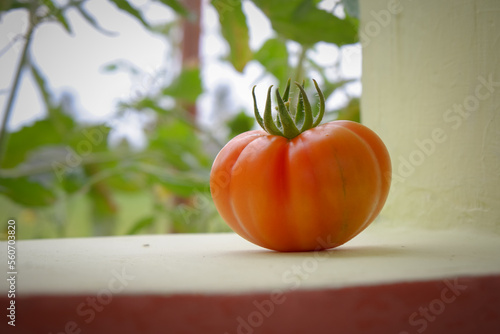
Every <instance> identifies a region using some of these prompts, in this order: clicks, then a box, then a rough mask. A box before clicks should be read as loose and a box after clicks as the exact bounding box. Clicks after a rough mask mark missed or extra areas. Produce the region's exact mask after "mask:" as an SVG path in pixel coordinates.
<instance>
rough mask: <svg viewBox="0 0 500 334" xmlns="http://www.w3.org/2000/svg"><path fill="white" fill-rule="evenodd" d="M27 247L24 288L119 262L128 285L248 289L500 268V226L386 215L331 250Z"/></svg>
mask: <svg viewBox="0 0 500 334" xmlns="http://www.w3.org/2000/svg"><path fill="white" fill-rule="evenodd" d="M17 248H18V252H19V255H18V271H19V274H18V289H19V292H20V293H22V294H24V295H27V294H46V293H50V294H54V293H56V294H65V293H70V294H79V293H94V292H95V291H97V290H99V289H100V288H103V287H106V286H107V284H108V281H109V280H110V278H111V277H112V272H113V271H114V272H116V271H119V272H123V273H125V274H127V275H128V276H129V277H131V276H133V277H134V278H133V279H131V280H130V281H129V282H128V284H127V288H126V289H125V290H124V293H127V294H135V293H152V294H172V293H229V292H231V293H245V292H255V291H269V290H272V289H281V290H287V289H292V288H296V287H299V288H301V289H318V288H320V289H321V288H343V287H349V286H358V285H373V284H385V283H393V282H408V281H421V280H431V279H440V278H447V277H457V276H481V275H500V260H499V257H498V254H500V235H496V234H486V233H471V231H470V230H468V231H462V230H447V231H438V230H435V231H431V230H416V229H404V228H399V229H391V228H388V227H385V226H383V225H378V224H372V225H371V226H370V227H368V228H367V229H366V230H365V231H363V232H362V233H361V234H360V235H358V236H357V237H355V238H354V239H352V240H351V241H349V242H348V243H346V244H345V245H343V246H340V247H338V248H335V249H331V250H329V251H322V252H302V253H278V252H274V251H269V250H266V249H263V248H260V247H258V246H255V245H253V244H251V243H249V242H248V241H246V240H244V239H242V238H241V237H239V236H238V235H236V234H232V233H224V234H171V235H151V236H150V235H145V236H127V237H101V238H80V239H59V240H27V241H19V242H18V243H17ZM6 283H7V282H6V281H2V283H1V286H0V287H1V289H2V290H3V291H5V290H6V288H7V284H6Z"/></svg>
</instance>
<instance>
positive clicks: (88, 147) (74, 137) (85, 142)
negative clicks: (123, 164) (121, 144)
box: [68, 124, 111, 156]
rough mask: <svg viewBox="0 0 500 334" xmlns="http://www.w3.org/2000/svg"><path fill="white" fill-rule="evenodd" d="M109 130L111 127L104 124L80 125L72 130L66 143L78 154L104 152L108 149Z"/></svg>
mask: <svg viewBox="0 0 500 334" xmlns="http://www.w3.org/2000/svg"><path fill="white" fill-rule="evenodd" d="M109 131H111V128H110V127H109V126H107V125H104V124H101V125H89V126H84V127H80V128H77V129H75V130H74V131H73V133H72V134H71V137H70V138H69V140H68V144H69V145H70V146H71V147H72V148H73V150H74V151H75V153H76V154H79V155H80V156H86V155H89V154H91V153H96V152H106V151H108V135H109Z"/></svg>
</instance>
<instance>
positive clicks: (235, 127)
mask: <svg viewBox="0 0 500 334" xmlns="http://www.w3.org/2000/svg"><path fill="white" fill-rule="evenodd" d="M254 124H255V118H254V117H251V116H248V115H247V114H246V113H245V112H244V111H241V112H239V113H238V114H236V116H234V117H233V118H232V119H231V120H230V121H229V122H228V123H227V126H228V127H229V130H230V131H231V132H230V134H229V138H233V137H235V136H237V135H239V134H240V133H243V132H246V131H249V130H251V129H252V127H253V125H254Z"/></svg>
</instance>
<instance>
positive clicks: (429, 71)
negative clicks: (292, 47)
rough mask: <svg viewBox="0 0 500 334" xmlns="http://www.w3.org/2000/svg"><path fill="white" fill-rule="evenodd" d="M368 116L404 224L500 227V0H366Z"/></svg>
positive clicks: (393, 216)
mask: <svg viewBox="0 0 500 334" xmlns="http://www.w3.org/2000/svg"><path fill="white" fill-rule="evenodd" d="M360 12H361V14H360V15H361V24H360V36H361V40H362V52H363V76H362V83H363V95H362V102H361V111H362V122H363V123H364V124H366V125H367V126H369V127H370V128H372V129H373V130H375V131H376V132H377V133H378V134H379V135H380V136H381V138H382V139H383V140H384V142H385V143H386V145H387V147H388V149H389V152H390V154H391V158H392V163H393V175H392V176H393V185H392V188H391V192H390V195H389V198H388V201H387V203H386V206H385V208H384V210H383V211H382V214H381V217H382V218H383V219H384V220H386V221H388V222H390V223H391V224H394V225H395V226H396V225H406V226H408V225H413V226H422V227H428V228H454V227H470V228H472V229H476V230H477V229H482V230H485V231H496V232H500V1H498V0H453V1H451V0H450V1H444V0H401V1H396V0H360Z"/></svg>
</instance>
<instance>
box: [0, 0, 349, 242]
mask: <svg viewBox="0 0 500 334" xmlns="http://www.w3.org/2000/svg"><path fill="white" fill-rule="evenodd" d="M151 1H154V0H151ZM85 2H86V1H69V2H66V4H65V5H59V4H58V3H56V2H55V1H50V0H44V1H13V0H10V1H5V2H2V7H1V8H0V10H1V14H2V15H3V14H5V13H7V12H9V11H12V10H25V11H27V12H28V13H29V16H30V27H29V30H30V31H31V32H32V31H34V30H35V29H36V28H37V27H38V26H39V25H40V24H42V23H48V24H59V25H61V26H62V27H63V28H64V29H65V30H66V31H67V32H68V33H72V28H71V24H70V21H69V20H68V19H67V13H68V12H69V11H70V10H72V9H73V10H76V11H77V12H78V13H79V15H81V17H82V18H84V19H85V20H86V22H87V23H88V24H90V25H92V26H93V27H94V28H95V29H97V30H98V31H100V32H102V33H104V34H112V32H109V31H106V30H105V29H103V28H102V26H101V25H100V24H99V22H97V21H96V19H95V18H94V17H93V16H92V14H91V13H90V12H88V10H87V9H86V8H85ZM110 2H111V3H113V4H114V5H116V8H117V10H120V11H124V12H125V13H127V14H128V15H131V16H132V17H134V18H135V19H137V20H138V21H139V22H140V23H141V24H142V25H143V26H144V27H145V28H147V29H150V30H151V31H152V32H154V33H162V34H165V37H166V39H167V40H168V39H171V38H172V37H171V35H170V31H171V28H172V25H179V26H180V25H181V23H182V20H183V19H188V20H193V19H194V18H193V15H192V13H190V12H189V11H188V9H187V8H186V7H184V5H183V1H181V0H162V1H158V2H159V3H161V4H163V5H164V6H168V7H170V8H171V9H172V10H173V11H174V12H175V13H176V14H177V15H178V20H176V21H175V22H174V23H171V24H169V26H168V27H157V26H152V25H151V24H150V23H149V22H148V21H147V19H146V18H145V17H144V15H143V14H142V13H141V11H140V9H139V8H135V7H134V6H133V5H132V3H131V2H129V1H126V0H110ZM318 2H319V1H318V0H291V1H290V0H253V3H254V4H255V5H256V6H257V7H258V8H259V9H260V10H262V12H263V13H264V14H265V15H266V16H267V17H268V18H269V20H270V22H271V24H272V27H273V29H274V30H275V35H274V36H272V37H271V38H270V39H269V40H267V41H266V42H265V43H263V45H262V46H261V47H260V49H258V50H251V48H250V46H249V28H248V25H247V18H246V16H245V15H246V14H245V12H244V10H243V8H242V4H241V2H240V1H237V0H213V1H211V4H209V5H211V6H213V7H214V8H215V9H216V11H217V13H218V15H219V21H220V24H221V35H222V36H223V37H224V39H225V40H226V41H227V43H228V45H229V50H230V51H229V54H228V55H227V57H226V58H225V60H226V61H228V62H229V63H231V64H232V66H233V67H234V69H235V70H236V71H239V72H242V71H243V70H244V69H245V67H246V65H247V64H248V63H249V62H251V61H257V62H258V63H260V64H261V65H262V66H263V68H264V69H265V70H266V72H267V73H268V74H270V75H272V76H274V77H275V78H276V79H277V80H278V82H280V83H281V84H282V85H283V83H285V82H286V80H287V79H288V78H289V77H292V78H294V79H295V80H302V79H303V78H306V77H310V76H311V75H315V76H320V77H321V81H322V88H323V91H324V94H325V97H326V98H327V99H328V97H329V96H331V95H332V94H333V93H334V92H335V90H336V89H338V88H340V87H343V86H344V85H345V84H346V83H347V82H348V81H344V80H337V81H331V80H329V79H328V77H327V75H326V74H325V73H326V71H327V70H331V68H329V69H328V68H323V67H322V66H320V65H318V64H316V63H315V62H314V61H313V60H312V59H311V58H310V57H309V56H308V53H307V51H308V50H311V49H314V47H315V45H316V44H317V43H319V42H326V43H332V44H336V45H337V46H342V45H345V44H352V43H355V42H357V19H356V18H355V17H353V16H350V15H349V14H347V13H346V17H345V18H343V19H341V18H338V17H337V16H335V15H333V14H332V13H330V12H327V11H324V10H321V9H319V8H318V7H317V5H318ZM345 5H346V8H347V9H349V11H350V13H351V15H353V14H352V13H356V11H357V7H356V1H345ZM354 15H355V14H354ZM29 35H31V34H29ZM27 38H28V41H29V38H30V36H28V37H27ZM289 41H295V42H296V43H299V44H300V46H301V52H300V55H299V57H298V58H299V60H298V63H297V64H294V65H292V61H291V58H292V57H293V56H294V55H292V54H291V52H290V49H289V48H288V47H287V43H288V42H289ZM172 45H175V43H172ZM25 48H26V49H27V50H26V51H27V52H25V53H23V54H27V55H28V56H22V57H24V58H23V59H20V62H21V63H22V66H21V67H20V71H19V72H18V74H17V75H18V76H20V74H21V73H24V72H28V73H30V74H31V75H32V77H33V78H34V79H35V80H34V81H35V82H36V84H37V88H38V90H39V92H40V96H42V98H43V101H44V104H45V108H46V111H47V113H46V117H45V118H43V119H40V120H37V121H35V122H33V123H31V124H29V125H26V126H24V127H23V128H21V129H19V130H17V131H14V132H12V133H8V134H7V133H6V131H7V130H6V127H5V124H4V126H3V128H2V133H3V136H2V140H1V142H0V152H1V153H0V210H1V212H2V217H0V218H1V219H2V220H1V224H6V223H7V219H8V218H16V219H17V221H18V230H17V233H18V237H19V238H48V237H69V236H91V235H124V234H138V233H171V232H212V231H228V228H227V227H226V225H225V224H224V223H223V222H222V220H221V218H220V217H219V215H218V214H217V211H216V210H215V208H214V205H213V203H212V200H211V198H210V191H209V184H208V181H209V173H210V167H211V163H212V161H213V159H214V155H215V153H216V152H217V150H215V151H214V150H213V149H212V150H209V149H208V146H209V145H207V143H208V144H210V145H212V146H214V145H215V146H216V148H217V149H220V148H221V147H222V145H223V144H224V142H222V143H221V142H219V141H218V140H216V139H215V138H214V136H213V134H212V133H209V132H207V130H205V129H201V128H200V127H199V126H198V125H197V123H196V121H195V120H194V119H193V118H192V117H191V116H190V114H189V113H188V111H187V110H186V106H187V105H189V104H193V103H195V102H196V100H197V99H198V97H199V96H200V95H201V94H203V93H204V92H205V91H204V89H205V88H204V86H203V83H202V81H201V78H200V68H198V67H192V66H191V67H186V68H184V69H183V70H182V71H180V73H179V74H178V76H177V77H175V78H173V79H172V80H171V81H170V82H168V83H166V84H165V85H164V87H161V89H159V90H158V91H157V92H148V93H147V94H139V95H138V96H136V97H135V98H133V99H131V100H127V101H122V102H121V103H120V104H119V106H118V110H119V113H118V115H117V119H119V118H120V117H121V116H123V115H124V114H125V113H126V112H127V111H128V112H130V111H132V112H135V113H148V114H153V115H154V122H153V124H152V125H150V126H148V127H147V128H145V129H144V132H145V134H146V138H147V143H146V146H145V147H144V148H143V149H141V150H139V151H137V150H135V149H133V148H131V147H130V146H129V145H128V144H127V143H123V144H122V145H118V146H117V147H114V148H111V147H110V146H109V144H108V142H109V134H110V130H111V127H110V124H84V123H81V122H79V121H77V120H76V119H75V117H74V115H72V113H71V112H70V110H67V106H65V104H64V103H61V102H58V101H56V100H55V98H54V96H53V94H52V92H51V90H50V88H49V87H50V78H46V77H45V76H44V74H43V69H39V68H38V67H37V64H36V59H34V58H33V57H32V56H30V54H29V43H26V46H25ZM295 56H296V55H295ZM337 65H338V64H333V65H332V66H333V67H335V66H337ZM123 67H124V66H123V64H119V63H116V64H106V65H105V66H104V67H103V68H104V70H106V71H108V72H112V71H117V70H123ZM125 67H126V66H125ZM126 70H127V69H126ZM128 70H130V71H132V72H134V71H137V70H136V69H133V68H128ZM282 87H283V86H282ZM306 88H307V86H306ZM16 93H17V92H16V89H15V88H13V90H12V91H11V92H9V94H10V95H12V96H15V94H16ZM249 94H250V91H249ZM165 100H168V101H170V102H169V103H165ZM172 101H173V103H172ZM250 108H251V106H249V107H248V110H247V111H245V110H242V111H240V112H239V113H237V114H235V115H233V117H232V118H230V119H228V120H227V121H226V122H225V123H224V127H225V128H226V130H224V131H226V133H227V134H228V135H227V138H226V141H227V140H229V139H230V138H232V137H234V136H236V135H237V134H239V133H241V132H244V131H248V130H250V129H252V128H253V127H254V125H255V124H254V120H253V117H250V116H248V115H251V109H250ZM11 109H12V106H8V107H7V110H5V113H6V114H8V113H10V112H11ZM329 114H330V115H333V116H332V117H334V118H335V117H337V116H338V117H340V118H344V119H345V118H347V119H353V120H358V121H359V101H358V100H355V99H353V100H352V101H351V102H350V103H349V104H348V106H347V107H346V109H345V110H340V111H338V110H337V111H335V110H330V111H329ZM335 115H337V116H335ZM2 231H3V232H2V233H5V231H7V229H6V228H2ZM5 238H6V235H5V234H2V235H1V236H0V239H5Z"/></svg>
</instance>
